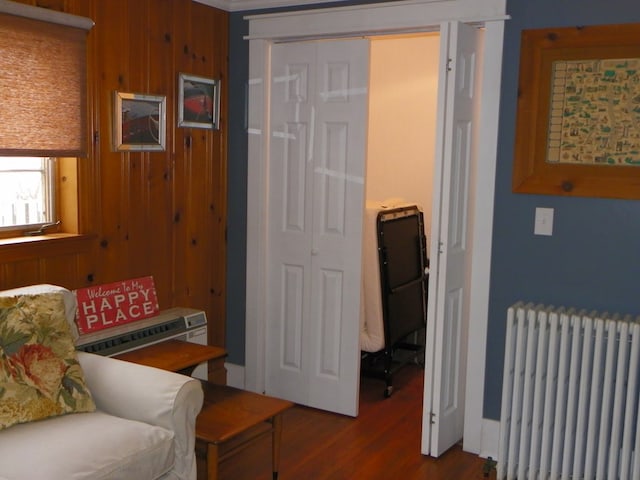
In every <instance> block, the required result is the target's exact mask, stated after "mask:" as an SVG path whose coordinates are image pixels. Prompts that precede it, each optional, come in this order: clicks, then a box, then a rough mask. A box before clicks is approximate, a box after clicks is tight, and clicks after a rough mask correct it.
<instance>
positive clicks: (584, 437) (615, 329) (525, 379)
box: [497, 302, 640, 480]
mask: <svg viewBox="0 0 640 480" xmlns="http://www.w3.org/2000/svg"><path fill="white" fill-rule="evenodd" d="M638 320H639V319H637V318H630V317H621V316H618V315H608V314H600V313H598V312H586V311H577V310H575V309H565V308H554V307H546V306H542V305H535V306H534V305H532V304H526V305H525V304H524V303H522V302H521V303H518V304H516V305H513V306H512V307H510V308H509V309H508V313H507V330H506V345H505V362H504V376H503V385H502V406H501V415H500V439H499V447H498V449H499V450H498V466H497V474H498V475H497V478H498V479H499V480H502V479H505V478H506V479H509V480H511V479H519V480H533V479H544V480H551V479H556V478H557V479H573V480H576V479H607V480H614V479H620V480H627V479H634V480H636V479H640V458H638V447H639V446H640V425H639V417H638V397H639V391H638V387H639V385H638V374H639V372H638V360H639V356H640V323H638Z"/></svg>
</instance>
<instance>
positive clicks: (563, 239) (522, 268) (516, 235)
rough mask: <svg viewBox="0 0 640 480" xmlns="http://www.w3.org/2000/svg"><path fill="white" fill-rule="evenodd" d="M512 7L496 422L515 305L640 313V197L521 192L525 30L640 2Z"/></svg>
mask: <svg viewBox="0 0 640 480" xmlns="http://www.w3.org/2000/svg"><path fill="white" fill-rule="evenodd" d="M507 11H508V13H509V14H510V15H511V17H512V19H511V20H509V21H508V22H507V23H506V30H505V43H504V57H503V78H502V94H501V107H500V123H499V133H498V144H499V146H498V162H497V174H496V194H495V210H494V226H493V252H492V262H491V263H492V270H491V289H490V304H489V330H488V331H489V334H488V339H487V363H486V367H487V368H486V382H485V403H484V416H485V417H486V418H492V419H498V418H499V417H500V395H501V391H502V388H501V379H502V366H503V355H504V337H505V327H504V325H505V319H506V318H505V317H506V309H507V308H508V306H509V305H511V304H512V303H514V302H516V301H518V300H521V299H522V300H527V301H533V302H542V303H546V304H552V305H566V306H575V307H581V308H587V309H597V310H603V311H619V312H623V313H633V314H640V284H639V283H638V280H639V279H640V201H623V200H610V199H597V198H566V197H555V196H546V195H524V194H513V193H511V174H512V163H513V148H514V138H515V116H516V96H517V87H518V68H519V50H520V34H521V31H522V30H523V29H534V28H547V27H561V26H576V25H593V24H615V23H629V22H640V2H638V1H637V0H609V1H606V2H604V1H602V0H563V1H558V0H536V1H535V2H531V1H530V0H508V1H507ZM638 42H639V43H640V38H639V40H638ZM638 127H639V128H640V125H639V126H638ZM638 194H639V196H640V187H639V188H638ZM536 207H551V208H554V209H555V218H554V230H553V236H551V237H543V236H534V235H533V223H534V214H535V208H536Z"/></svg>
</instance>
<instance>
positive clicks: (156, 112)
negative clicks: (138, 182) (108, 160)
mask: <svg viewBox="0 0 640 480" xmlns="http://www.w3.org/2000/svg"><path fill="white" fill-rule="evenodd" d="M166 105H167V98H166V96H164V95H147V94H141V93H127V92H119V91H116V92H114V95H113V112H114V114H113V149H114V150H115V151H119V152H122V151H124V152H126V151H135V152H154V151H164V150H165V144H166V131H167V127H166V119H167V112H166Z"/></svg>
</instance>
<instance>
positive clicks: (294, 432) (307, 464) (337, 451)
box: [219, 365, 495, 480]
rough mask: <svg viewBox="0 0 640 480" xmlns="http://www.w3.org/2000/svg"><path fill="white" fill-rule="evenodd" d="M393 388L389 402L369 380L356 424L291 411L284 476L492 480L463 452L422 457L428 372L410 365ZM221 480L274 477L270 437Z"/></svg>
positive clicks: (226, 467)
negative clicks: (423, 418)
mask: <svg viewBox="0 0 640 480" xmlns="http://www.w3.org/2000/svg"><path fill="white" fill-rule="evenodd" d="M394 386H395V391H394V393H393V395H392V396H391V397H390V398H387V399H385V398H384V397H383V389H384V382H382V381H380V380H376V379H368V378H363V379H362V381H361V390H360V413H359V416H358V418H351V417H345V416H341V415H336V414H332V413H328V412H324V411H320V410H316V409H312V408H307V407H300V406H296V407H294V408H292V409H290V410H288V411H287V412H285V413H284V415H283V434H282V447H281V453H280V477H279V478H280V479H281V480H316V479H331V480H347V479H349V480H353V479H357V480H359V479H366V480H386V479H402V480H405V479H406V480H411V479H428V480H457V479H461V480H467V479H469V480H474V479H483V480H484V479H486V478H487V477H485V476H484V475H483V466H484V464H485V461H484V459H482V458H480V457H477V456H475V455H472V454H468V453H465V452H463V451H462V450H461V448H460V447H459V446H456V447H454V448H452V449H451V450H449V451H448V452H446V453H445V454H444V455H442V456H441V457H440V458H438V459H434V458H430V457H426V456H424V455H421V453H420V439H421V417H422V386H423V370H422V369H420V368H419V367H417V366H415V365H408V366H406V367H405V368H403V369H402V370H400V371H399V372H398V373H397V374H396V376H395V377H394ZM219 478H220V479H221V480H231V479H233V480H261V479H265V480H266V479H270V478H271V440H270V438H269V437H266V438H263V439H261V440H259V441H257V442H255V443H254V444H253V445H252V446H250V447H248V448H247V449H245V450H243V451H241V452H240V453H238V454H237V455H235V456H233V457H231V458H229V459H227V460H225V461H224V462H223V463H222V464H221V465H220V468H219ZM490 478H495V474H492V476H491V477H490Z"/></svg>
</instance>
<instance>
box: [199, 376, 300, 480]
mask: <svg viewBox="0 0 640 480" xmlns="http://www.w3.org/2000/svg"><path fill="white" fill-rule="evenodd" d="M202 388H203V389H204V406H203V407H202V410H201V411H200V414H199V415H198V418H197V419H196V458H197V459H198V479H205V478H206V479H207V480H217V478H218V463H219V462H221V461H222V460H224V459H225V458H227V457H229V456H231V455H233V454H234V453H236V452H238V451H240V450H242V449H243V448H244V447H246V446H248V445H249V444H250V443H251V442H252V441H254V440H256V439H258V438H260V437H262V436H264V435H268V434H271V442H272V443H271V448H272V451H271V461H272V471H273V478H274V480H275V479H277V478H278V465H279V458H280V438H281V436H282V418H281V414H282V413H283V412H284V411H285V410H287V409H288V408H290V407H292V406H293V403H292V402H289V401H288V400H281V399H279V398H274V397H268V396H266V395H260V394H258V393H254V392H249V391H246V390H240V389H238V388H234V387H229V386H226V385H216V384H213V383H209V382H202Z"/></svg>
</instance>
